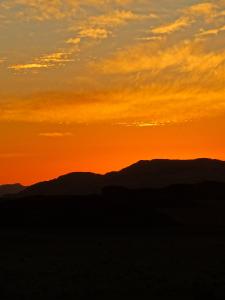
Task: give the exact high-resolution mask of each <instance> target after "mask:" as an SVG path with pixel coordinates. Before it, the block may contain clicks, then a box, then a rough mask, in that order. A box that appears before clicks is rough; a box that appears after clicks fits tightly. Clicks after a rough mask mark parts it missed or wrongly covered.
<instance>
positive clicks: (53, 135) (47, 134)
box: [39, 132, 73, 138]
mask: <svg viewBox="0 0 225 300" xmlns="http://www.w3.org/2000/svg"><path fill="white" fill-rule="evenodd" d="M39 136H42V137H50V138H61V137H68V136H73V134H72V133H71V132H42V133H39Z"/></svg>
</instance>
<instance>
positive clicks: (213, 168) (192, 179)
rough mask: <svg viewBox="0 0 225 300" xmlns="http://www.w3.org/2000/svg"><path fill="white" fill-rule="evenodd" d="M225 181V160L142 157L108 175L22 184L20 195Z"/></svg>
mask: <svg viewBox="0 0 225 300" xmlns="http://www.w3.org/2000/svg"><path fill="white" fill-rule="evenodd" d="M206 181H211V182H212V181H213V182H225V162H224V161H220V160H214V159H206V158H201V159H195V160H165V159H154V160H141V161H139V162H137V163H135V164H132V165H130V166H128V167H127V168H124V169H122V170H120V171H115V172H110V173H107V174H105V175H100V174H95V173H89V172H75V173H70V174H67V175H63V176H60V177H58V178H56V179H53V180H49V181H45V182H40V183H36V184H34V185H31V186H29V187H26V188H22V187H21V191H19V193H18V195H19V196H35V195H89V194H100V193H101V192H102V189H104V188H105V187H109V186H113V187H115V186H117V187H118V186H120V187H125V188H129V189H143V188H163V187H166V186H170V185H174V184H195V183H200V182H206Z"/></svg>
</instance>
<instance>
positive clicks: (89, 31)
mask: <svg viewBox="0 0 225 300" xmlns="http://www.w3.org/2000/svg"><path fill="white" fill-rule="evenodd" d="M78 35H79V37H80V38H92V39H106V38H107V37H108V36H109V35H110V32H109V31H108V30H106V29H103V28H84V29H82V30H80V31H79V33H78Z"/></svg>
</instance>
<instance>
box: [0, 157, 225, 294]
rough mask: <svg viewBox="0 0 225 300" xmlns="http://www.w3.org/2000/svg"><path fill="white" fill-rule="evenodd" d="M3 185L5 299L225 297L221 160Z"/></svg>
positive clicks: (143, 164) (224, 166)
mask: <svg viewBox="0 0 225 300" xmlns="http://www.w3.org/2000/svg"><path fill="white" fill-rule="evenodd" d="M2 191H3V192H2V194H3V193H4V194H5V195H4V196H2V197H1V199H0V236H1V241H2V246H1V256H2V258H3V259H2V260H1V265H0V268H1V269H2V273H1V274H2V281H3V292H4V298H3V299H8V298H7V297H9V298H10V297H14V298H16V299H30V298H32V299H40V297H41V299H49V298H50V297H51V298H52V297H53V298H56V299H70V298H71V297H78V298H81V299H82V298H84V297H88V296H89V297H90V296H104V297H107V298H109V299H111V298H112V297H115V296H118V295H119V296H124V297H125V296H132V295H135V296H138V297H139V299H140V297H141V298H142V297H144V295H145V294H147V295H148V296H149V297H150V296H151V297H152V298H153V299H174V297H175V298H176V297H178V296H179V299H197V298H199V297H204V298H205V299H224V297H225V288H224V287H225V285H224V278H225V277H224V276H225V275H224V274H225V273H224V263H225V258H224V251H225V239H224V235H225V162H223V161H218V160H210V159H197V160H191V161H178V160H176V161H173V160H153V161H140V162H138V163H135V164H133V165H131V166H129V167H127V168H125V169H123V170H121V171H118V172H111V173H107V174H105V175H99V174H92V173H72V174H68V175H64V176H61V177H59V178H57V179H54V180H50V181H47V182H42V183H37V184H35V185H32V186H30V187H23V186H21V185H16V186H14V185H12V186H11V187H10V186H8V188H6V189H5V190H4V188H3V187H2ZM43 270H45V271H43ZM40 274H44V276H42V275H40ZM46 289H47V290H48V292H46Z"/></svg>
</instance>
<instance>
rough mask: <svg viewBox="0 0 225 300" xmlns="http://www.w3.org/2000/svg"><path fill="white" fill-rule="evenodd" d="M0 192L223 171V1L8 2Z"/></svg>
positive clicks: (0, 22)
mask: <svg viewBox="0 0 225 300" xmlns="http://www.w3.org/2000/svg"><path fill="white" fill-rule="evenodd" d="M0 87H1V88H0V166H1V172H0V184H4V183H14V182H21V183H23V184H31V183H35V182H37V181H42V180H47V179H50V178H54V177H57V176H59V175H61V174H64V173H69V172H73V171H92V172H97V173H105V172H107V171H111V170H118V169H121V168H122V167H125V166H127V165H129V164H131V163H134V162H136V161H138V160H140V159H153V158H176V159H191V158H196V157H210V158H218V159H222V160H225V139H224V133H225V0H217V1H215V0H214V1H206V2H205V1H202V0H179V1H175V0H82V1H81V0H51V1H46V0H1V1H0Z"/></svg>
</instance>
